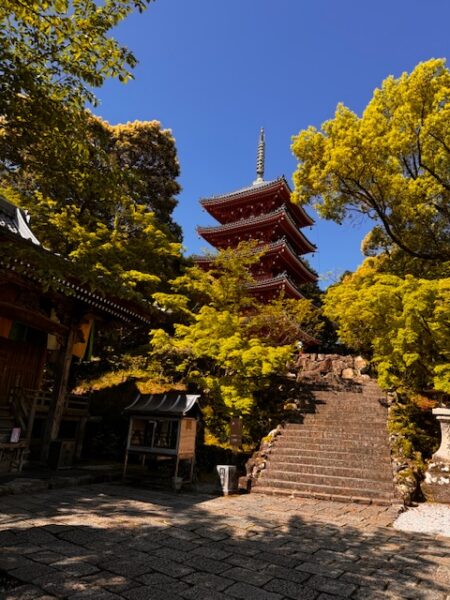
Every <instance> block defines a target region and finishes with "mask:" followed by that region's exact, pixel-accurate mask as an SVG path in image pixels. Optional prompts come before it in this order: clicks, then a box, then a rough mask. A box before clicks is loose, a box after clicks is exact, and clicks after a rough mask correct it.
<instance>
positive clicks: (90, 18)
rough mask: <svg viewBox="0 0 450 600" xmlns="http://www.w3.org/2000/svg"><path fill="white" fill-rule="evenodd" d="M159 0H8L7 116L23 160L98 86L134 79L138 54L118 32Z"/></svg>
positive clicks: (3, 37) (2, 43)
mask: <svg viewBox="0 0 450 600" xmlns="http://www.w3.org/2000/svg"><path fill="white" fill-rule="evenodd" d="M150 1H151V0H103V2H94V1H93V0H3V1H2V3H1V5H0V78H1V81H2V85H1V88H0V115H1V117H2V119H3V122H4V123H6V124H7V125H8V127H10V128H13V129H14V131H15V134H16V140H17V141H20V142H21V143H20V146H18V147H17V146H16V149H15V153H14V155H13V156H12V157H8V160H6V161H3V163H2V166H3V168H6V169H7V168H10V166H11V164H12V165H14V164H17V161H19V162H20V159H21V155H22V153H23V152H26V148H27V146H28V145H29V144H30V143H32V142H33V141H35V140H36V138H39V137H41V136H43V135H46V134H47V132H49V131H55V130H57V129H58V126H59V124H61V122H64V120H65V115H66V114H67V112H68V111H72V112H73V116H76V114H77V112H79V111H80V110H81V109H83V108H84V106H85V103H86V102H87V101H88V102H91V103H95V96H94V93H93V91H92V90H93V88H96V87H100V86H101V85H102V84H103V83H104V81H105V80H106V79H109V78H114V77H116V78H118V79H120V80H121V81H126V80H127V79H129V78H130V77H131V69H132V68H133V67H134V66H135V64H136V59H135V57H134V56H133V54H132V53H131V52H130V51H129V50H127V49H126V48H123V47H121V46H120V45H119V44H118V42H117V41H116V40H115V39H114V38H112V37H111V36H110V31H111V29H112V28H114V27H115V26H116V25H117V24H118V23H120V21H122V20H123V19H124V18H125V17H126V16H127V15H128V14H130V12H132V11H133V10H135V9H136V10H139V11H142V10H143V9H144V8H145V7H146V6H147V4H148V3H149V2H150Z"/></svg>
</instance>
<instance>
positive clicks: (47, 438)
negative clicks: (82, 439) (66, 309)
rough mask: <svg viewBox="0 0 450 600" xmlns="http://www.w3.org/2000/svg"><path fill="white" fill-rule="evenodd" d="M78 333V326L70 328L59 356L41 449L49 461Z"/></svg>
mask: <svg viewBox="0 0 450 600" xmlns="http://www.w3.org/2000/svg"><path fill="white" fill-rule="evenodd" d="M75 335H76V327H75V326H73V327H71V329H70V330H69V333H68V335H67V337H66V343H65V345H64V347H63V348H62V349H61V351H60V353H59V357H58V359H59V360H58V364H57V372H56V381H55V389H54V390H53V397H52V400H51V402H50V408H49V411H48V415H47V423H46V427H45V433H44V443H43V445H42V450H41V460H42V461H44V462H47V460H48V453H49V450H50V444H51V443H52V442H54V441H55V440H56V439H57V438H58V433H59V426H60V424H61V419H62V415H63V412H64V404H65V400H66V396H67V383H68V380H69V373H70V365H71V362H72V347H73V342H74V339H75Z"/></svg>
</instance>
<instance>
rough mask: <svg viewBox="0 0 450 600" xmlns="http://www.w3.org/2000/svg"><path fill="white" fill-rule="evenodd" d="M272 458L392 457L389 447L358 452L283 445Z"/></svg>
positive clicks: (374, 458)
mask: <svg viewBox="0 0 450 600" xmlns="http://www.w3.org/2000/svg"><path fill="white" fill-rule="evenodd" d="M269 456H270V457H271V458H273V457H280V458H282V457H286V456H291V457H296V458H297V459H298V458H299V457H314V456H317V457H318V458H326V459H331V460H332V459H336V460H342V459H344V460H351V459H352V458H354V459H355V460H356V459H357V460H360V459H361V460H366V461H367V460H377V461H378V460H380V459H382V458H384V459H386V460H388V459H390V450H389V448H372V449H371V448H365V451H364V452H359V453H356V452H355V451H354V450H352V449H350V450H348V449H346V448H335V447H333V448H329V447H322V448H320V447H318V448H317V447H314V448H284V447H281V446H278V447H277V446H274V447H273V448H272V450H271V452H270V455H269Z"/></svg>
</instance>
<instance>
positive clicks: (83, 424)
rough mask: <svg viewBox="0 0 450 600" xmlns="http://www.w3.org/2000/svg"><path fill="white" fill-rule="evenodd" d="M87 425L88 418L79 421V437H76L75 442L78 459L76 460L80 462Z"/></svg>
mask: <svg viewBox="0 0 450 600" xmlns="http://www.w3.org/2000/svg"><path fill="white" fill-rule="evenodd" d="M86 423H87V418H86V417H83V418H81V419H80V420H79V421H78V426H77V435H76V440H75V458H76V460H80V458H81V452H82V450H83V441H84V431H85V429H86Z"/></svg>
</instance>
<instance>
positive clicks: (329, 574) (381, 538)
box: [0, 485, 450, 600]
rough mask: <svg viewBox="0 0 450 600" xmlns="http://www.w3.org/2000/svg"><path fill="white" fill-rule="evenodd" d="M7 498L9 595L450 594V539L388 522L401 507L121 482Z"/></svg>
mask: <svg viewBox="0 0 450 600" xmlns="http://www.w3.org/2000/svg"><path fill="white" fill-rule="evenodd" d="M8 500H9V501H8V503H5V502H3V501H2V502H1V503H0V508H1V510H2V517H3V520H2V525H0V547H1V550H0V569H4V570H5V571H7V572H8V573H9V574H10V575H12V576H13V577H15V578H16V579H17V580H18V581H21V582H23V585H21V586H18V587H16V588H15V589H13V590H10V591H8V592H5V594H4V595H3V596H1V595H0V597H3V598H4V599H5V600H6V599H8V600H19V599H21V600H25V599H33V600H34V599H35V598H36V599H38V598H40V597H45V598H46V599H48V598H49V597H50V598H51V597H53V598H70V600H82V599H88V598H90V599H95V600H115V599H116V600H117V599H119V598H125V599H126V600H143V599H149V600H159V599H166V600H181V599H184V600H190V599H196V600H206V599H207V600H226V599H231V598H238V599H240V598H242V599H244V598H245V599H246V600H247V599H248V600H251V599H252V598H257V599H258V600H281V599H283V598H290V599H293V600H296V599H310V600H316V599H317V600H328V599H332V598H352V599H355V600H356V599H362V598H364V599H378V598H396V599H405V598H414V599H416V598H423V599H432V598H433V599H435V600H440V599H442V600H444V599H445V598H446V597H447V594H448V590H449V583H450V539H447V540H445V539H439V540H437V539H435V538H433V537H431V536H425V535H418V534H407V533H403V532H398V531H395V530H394V529H392V528H389V527H382V526H380V524H382V523H387V522H388V521H389V519H390V517H391V514H392V511H390V509H384V508H382V507H380V508H376V507H366V506H363V505H346V504H339V503H331V502H319V501H313V500H303V499H300V498H299V499H290V498H285V499H283V498H281V499H280V498H273V497H267V496H262V495H257V494H252V495H249V496H240V497H227V498H211V497H206V496H203V495H193V494H179V495H174V494H168V493H163V492H154V491H147V490H136V489H134V488H128V487H121V486H113V485H109V486H91V487H90V488H79V489H75V490H67V491H65V492H64V493H63V492H61V491H54V492H50V493H45V494H35V495H33V496H32V497H28V498H23V500H22V502H20V499H19V498H17V499H16V500H17V503H16V504H14V502H13V501H11V499H8ZM20 505H22V507H20ZM24 505H25V506H26V507H27V510H26V512H27V515H26V516H24V515H25V509H24V508H23V506H24ZM8 519H9V521H8Z"/></svg>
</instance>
